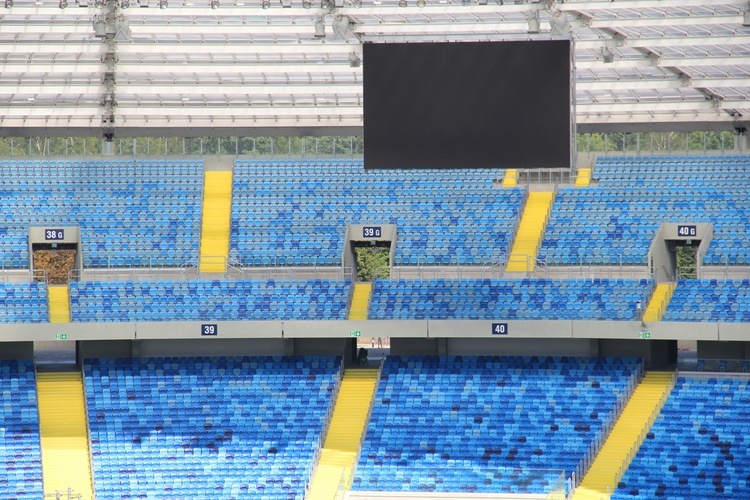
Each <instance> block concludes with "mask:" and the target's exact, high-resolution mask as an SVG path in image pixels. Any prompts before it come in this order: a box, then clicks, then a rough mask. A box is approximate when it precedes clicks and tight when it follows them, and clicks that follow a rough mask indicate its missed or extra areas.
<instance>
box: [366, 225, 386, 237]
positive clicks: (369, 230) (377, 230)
mask: <svg viewBox="0 0 750 500" xmlns="http://www.w3.org/2000/svg"><path fill="white" fill-rule="evenodd" d="M382 236H383V229H382V228H381V227H380V226H365V227H363V228H362V237H363V238H380V237H382Z"/></svg>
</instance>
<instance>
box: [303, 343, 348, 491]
mask: <svg viewBox="0 0 750 500" xmlns="http://www.w3.org/2000/svg"><path fill="white" fill-rule="evenodd" d="M343 378H344V360H343V358H342V359H341V363H340V364H339V371H338V374H337V376H336V385H335V386H334V388H333V395H332V396H331V404H330V405H328V410H327V411H326V416H325V419H324V424H323V431H322V432H321V433H320V436H318V444H317V446H316V447H315V454H314V455H313V460H312V467H311V468H310V474H308V476H307V483H306V484H305V497H307V495H308V494H309V493H310V486H311V485H312V480H313V477H315V471H317V469H318V462H319V461H320V455H321V454H322V452H323V446H324V445H325V442H326V438H327V437H328V431H329V430H330V428H331V420H332V418H333V410H334V407H335V406H336V400H337V399H338V396H339V390H341V381H342V380H343Z"/></svg>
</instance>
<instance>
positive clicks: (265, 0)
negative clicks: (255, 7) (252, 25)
mask: <svg viewBox="0 0 750 500" xmlns="http://www.w3.org/2000/svg"><path fill="white" fill-rule="evenodd" d="M260 6H261V8H263V9H264V10H265V9H270V8H271V0H261V1H260Z"/></svg>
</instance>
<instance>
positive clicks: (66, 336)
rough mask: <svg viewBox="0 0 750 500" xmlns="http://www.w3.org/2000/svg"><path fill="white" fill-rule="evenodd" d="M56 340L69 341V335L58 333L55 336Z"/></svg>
mask: <svg viewBox="0 0 750 500" xmlns="http://www.w3.org/2000/svg"><path fill="white" fill-rule="evenodd" d="M55 340H68V334H67V333H56V334H55Z"/></svg>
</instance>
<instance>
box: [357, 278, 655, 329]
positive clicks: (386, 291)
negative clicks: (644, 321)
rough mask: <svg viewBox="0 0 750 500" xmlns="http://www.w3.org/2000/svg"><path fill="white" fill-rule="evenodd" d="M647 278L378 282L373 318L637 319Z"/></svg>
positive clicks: (372, 303)
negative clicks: (637, 310) (637, 309)
mask: <svg viewBox="0 0 750 500" xmlns="http://www.w3.org/2000/svg"><path fill="white" fill-rule="evenodd" d="M648 291H649V284H648V281H647V280H629V279H593V280H584V279H577V280H549V279H522V280H507V279H431V280H377V281H376V282H375V287H374V290H373V296H372V301H371V304H370V310H369V318H370V319H509V320H511V319H587V320H619V321H628V320H634V319H636V313H637V312H636V302H638V301H642V302H643V303H645V298H644V297H646V295H647V294H648Z"/></svg>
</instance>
